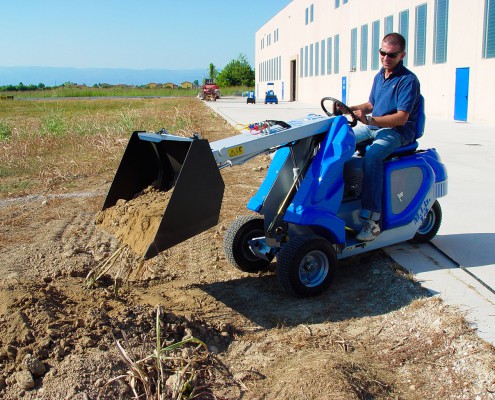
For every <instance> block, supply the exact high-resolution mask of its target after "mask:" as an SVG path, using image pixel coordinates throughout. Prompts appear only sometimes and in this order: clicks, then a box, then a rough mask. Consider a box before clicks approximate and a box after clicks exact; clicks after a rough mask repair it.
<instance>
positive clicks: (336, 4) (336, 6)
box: [335, 0, 340, 8]
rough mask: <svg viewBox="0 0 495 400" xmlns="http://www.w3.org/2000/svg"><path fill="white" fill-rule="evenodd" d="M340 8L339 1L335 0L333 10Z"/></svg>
mask: <svg viewBox="0 0 495 400" xmlns="http://www.w3.org/2000/svg"><path fill="white" fill-rule="evenodd" d="M339 7H340V0H335V8H339Z"/></svg>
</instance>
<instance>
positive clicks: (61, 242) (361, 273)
mask: <svg viewBox="0 0 495 400" xmlns="http://www.w3.org/2000/svg"><path fill="white" fill-rule="evenodd" d="M210 139H213V140H214V139H215V138H214V137H212V138H210ZM268 163H269V158H268V157H266V156H262V157H258V158H257V159H254V160H252V161H250V162H248V163H246V164H244V165H242V166H237V167H234V168H229V169H225V170H222V176H223V178H224V180H225V183H226V191H225V196H224V202H223V206H222V210H221V217H220V223H219V224H218V225H217V226H216V227H214V228H212V229H210V230H208V231H206V232H204V233H202V234H200V235H198V236H196V237H194V238H192V239H190V240H188V241H187V242H185V243H182V244H180V245H178V246H176V247H174V248H172V249H170V250H167V251H165V252H163V253H161V254H160V255H158V256H157V257H155V258H153V259H151V260H149V261H146V262H145V263H144V265H143V269H142V276H139V277H137V276H135V275H134V274H131V276H130V278H129V280H128V281H127V283H122V286H121V287H120V289H119V291H118V293H117V295H116V294H115V292H114V287H113V284H114V279H115V277H116V274H117V272H116V271H118V270H119V268H120V267H119V266H118V265H117V266H116V267H115V268H114V269H113V270H112V271H109V273H108V274H106V275H104V276H103V277H102V278H101V279H99V280H98V281H97V283H96V284H95V285H94V286H93V287H92V288H89V289H88V288H87V287H86V286H85V278H86V276H87V275H88V273H89V272H90V271H92V270H93V269H94V268H96V267H97V266H98V265H101V263H102V262H103V261H104V260H107V259H108V257H109V256H111V255H112V254H114V252H115V251H116V250H117V249H118V248H119V247H120V243H119V242H118V241H117V240H116V239H115V238H114V237H113V236H111V235H109V234H108V233H106V232H104V231H102V230H101V229H97V227H96V226H95V219H96V217H97V214H98V212H99V211H100V210H101V207H102V204H103V201H104V199H105V196H106V193H107V191H108V188H109V185H110V183H111V180H112V176H113V175H112V174H111V173H108V174H107V175H106V176H101V175H99V176H85V177H76V178H74V180H73V181H72V182H70V190H64V188H63V187H61V188H59V190H57V191H56V192H54V193H51V194H50V193H42V194H41V193H30V194H29V195H26V196H23V197H17V198H7V199H2V200H0V277H1V281H0V398H3V399H18V398H24V399H120V398H122V399H127V398H131V397H132V392H131V390H130V388H129V386H128V385H127V384H125V383H124V382H123V381H113V382H111V383H109V382H110V380H111V379H112V378H115V377H118V376H119V375H125V374H126V372H127V370H128V367H127V366H126V364H125V362H124V359H123V358H122V357H121V355H120V354H119V352H118V349H117V346H116V344H115V341H114V338H116V339H118V340H119V341H120V342H121V343H126V344H127V345H128V346H131V347H132V348H133V352H134V354H137V353H138V350H139V351H143V350H144V351H145V352H148V354H149V353H150V352H152V343H153V341H154V340H155V339H154V334H155V312H156V308H157V306H160V307H161V309H162V310H163V315H162V317H161V326H162V333H163V334H164V335H165V336H166V337H167V340H168V341H170V342H171V343H172V342H174V341H179V340H181V339H183V338H184V337H190V336H193V337H195V338H198V339H200V340H201V341H203V342H204V343H206V345H207V346H208V350H209V354H208V356H207V359H206V361H205V362H204V363H203V364H201V366H199V367H198V378H197V382H198V386H201V387H202V388H201V390H199V391H198V393H200V394H199V395H198V397H197V398H204V399H259V400H261V399H277V400H279V399H301V400H302V399H480V400H481V399H494V398H495V369H494V366H495V351H494V348H493V347H492V346H490V345H488V344H486V343H485V342H483V341H482V340H480V339H479V338H478V337H477V335H476V332H475V331H473V329H472V328H471V327H469V326H468V324H467V323H466V322H465V320H464V318H463V316H462V315H461V314H460V313H459V312H458V311H457V310H455V309H453V308H452V307H449V306H447V305H445V304H443V303H442V302H441V301H440V300H439V299H438V298H435V297H430V296H429V294H428V293H427V292H425V291H424V290H423V289H422V288H421V286H420V285H419V284H417V283H415V282H414V281H413V280H412V279H411V277H410V276H409V275H408V274H407V272H405V271H403V270H402V269H401V268H400V266H399V265H397V264H396V263H394V262H393V260H391V259H390V258H388V257H387V256H386V255H385V254H384V253H383V252H381V251H376V252H372V253H370V254H367V255H362V256H357V257H352V258H351V259H347V260H344V261H341V262H340V263H339V269H338V271H337V274H336V278H335V281H334V282H333V284H332V286H331V287H330V290H328V292H326V293H325V294H323V295H322V296H319V297H317V298H311V299H295V298H292V297H289V296H288V295H287V294H285V293H284V292H283V291H282V290H281V289H280V288H279V287H278V285H277V280H276V276H275V274H274V271H273V269H271V270H270V271H268V272H264V273H259V274H247V273H243V272H241V271H238V270H236V269H234V268H232V267H231V266H229V265H228V264H227V262H226V260H225V257H224V255H223V251H222V239H223V234H224V232H225V230H226V228H227V226H228V224H229V223H230V222H231V221H232V220H233V219H234V218H235V217H236V216H239V215H244V214H247V213H248V212H247V210H246V208H245V204H246V202H247V201H248V200H249V198H250V196H252V195H253V194H254V193H255V191H256V189H257V187H258V186H259V184H260V183H261V181H262V179H263V178H264V175H265V173H266V168H267V166H268ZM191 196H194V188H191ZM198 201H200V199H198ZM119 262H120V263H121V264H122V265H133V263H135V260H134V259H133V257H132V254H128V255H124V256H122V257H121V258H120V261H119ZM122 268H124V267H122ZM125 338H127V339H128V342H125ZM150 343H151V344H150Z"/></svg>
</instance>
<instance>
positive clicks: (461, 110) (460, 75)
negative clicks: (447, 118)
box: [454, 68, 469, 121]
mask: <svg viewBox="0 0 495 400" xmlns="http://www.w3.org/2000/svg"><path fill="white" fill-rule="evenodd" d="M468 98H469V68H457V69H456V71H455V105H454V119H455V120H456V121H467V115H468Z"/></svg>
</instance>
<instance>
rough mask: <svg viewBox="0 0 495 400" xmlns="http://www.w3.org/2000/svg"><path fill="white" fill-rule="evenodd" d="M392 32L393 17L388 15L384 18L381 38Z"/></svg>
mask: <svg viewBox="0 0 495 400" xmlns="http://www.w3.org/2000/svg"><path fill="white" fill-rule="evenodd" d="M393 31H394V16H393V15H389V16H388V17H385V19H384V21H383V36H385V35H387V34H389V33H392V32H393Z"/></svg>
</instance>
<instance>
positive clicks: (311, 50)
mask: <svg viewBox="0 0 495 400" xmlns="http://www.w3.org/2000/svg"><path fill="white" fill-rule="evenodd" d="M313 60H314V45H313V43H311V44H310V45H309V76H313Z"/></svg>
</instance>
